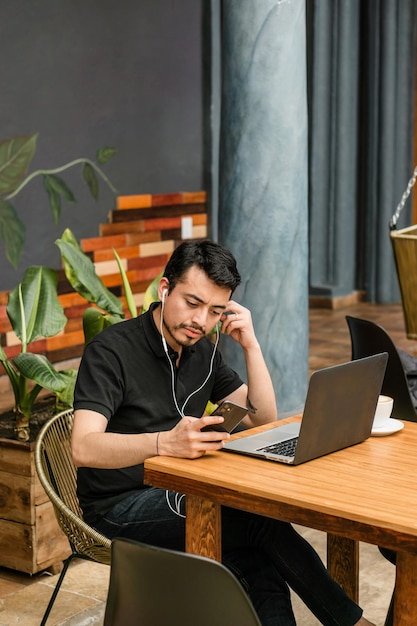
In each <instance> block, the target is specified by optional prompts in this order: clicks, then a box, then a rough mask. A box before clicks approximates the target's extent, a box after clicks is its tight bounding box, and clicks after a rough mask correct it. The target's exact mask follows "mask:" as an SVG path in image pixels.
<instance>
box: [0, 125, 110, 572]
mask: <svg viewBox="0 0 417 626" xmlns="http://www.w3.org/2000/svg"><path fill="white" fill-rule="evenodd" d="M37 136H38V135H37V134H34V135H30V136H21V137H14V138H12V139H8V140H5V141H2V142H0V239H1V240H2V241H3V243H4V245H5V251H6V256H7V258H8V260H9V261H10V263H11V264H12V265H13V266H14V267H17V266H18V263H19V259H20V256H21V253H22V250H23V246H24V242H25V231H26V228H25V225H24V224H23V222H22V221H21V220H20V218H19V216H18V214H17V213H16V211H15V208H14V206H13V204H12V200H13V199H14V198H15V197H16V196H17V195H18V193H19V192H20V191H21V190H22V189H23V188H24V187H25V186H26V185H27V184H28V183H30V182H31V181H32V180H33V179H34V178H35V177H42V178H43V183H44V187H45V190H46V192H47V196H48V199H49V204H50V207H51V211H52V215H53V218H54V220H55V222H58V220H59V216H60V211H61V202H62V200H65V201H68V202H74V201H75V197H74V194H73V193H72V191H71V189H70V188H69V187H68V185H67V184H66V183H65V181H64V180H63V179H62V178H61V176H60V174H61V173H62V172H63V171H65V170H67V169H69V168H71V167H75V166H80V165H81V166H82V171H83V177H84V180H85V182H86V183H87V185H88V188H89V189H90V192H91V193H92V195H93V197H94V198H97V196H98V178H99V177H100V178H101V179H102V180H103V181H104V182H105V183H106V184H107V185H108V186H109V187H110V189H112V191H113V192H116V190H115V188H114V187H113V185H112V184H111V183H110V181H109V180H108V178H107V177H106V176H105V175H104V174H103V172H102V171H101V169H100V167H99V164H100V165H101V164H104V163H105V162H106V161H108V160H109V159H110V158H111V157H112V156H113V154H114V153H115V150H114V148H102V149H101V150H99V151H98V152H97V156H96V162H94V161H92V160H90V159H86V158H80V159H75V160H74V161H71V162H69V163H66V164H65V165H62V166H60V167H57V168H54V169H48V170H46V169H44V170H38V171H36V172H33V173H31V174H29V175H27V171H28V167H29V165H30V162H31V160H32V158H33V156H34V154H35V151H36V141H37ZM7 314H8V317H9V320H10V322H11V325H12V328H13V331H14V332H15V334H16V335H17V337H18V339H19V341H20V344H21V349H20V353H19V354H18V355H17V356H15V357H14V358H8V356H7V355H6V350H5V349H3V348H2V347H1V346H0V362H1V364H2V365H3V368H4V370H5V372H6V374H7V376H8V377H9V379H10V383H11V386H12V390H13V394H14V399H15V406H14V417H15V428H14V433H13V434H14V436H13V437H8V438H2V439H0V463H1V465H0V493H1V494H2V497H1V498H0V565H1V566H3V567H8V568H12V569H16V570H19V571H22V572H27V573H29V574H34V573H36V572H38V571H41V570H43V569H46V568H49V567H54V566H55V565H56V564H57V563H58V562H61V561H62V560H64V559H65V558H66V557H67V556H68V555H69V554H70V548H69V544H68V540H67V538H66V537H65V535H64V534H63V533H62V531H61V530H60V528H59V526H58V523H57V521H56V518H55V514H54V511H53V508H52V504H51V502H50V501H49V499H48V497H47V496H46V494H45V492H44V490H43V489H42V487H41V485H40V483H39V480H38V478H37V474H36V470H35V463H34V442H33V440H32V441H30V440H29V432H30V420H31V417H32V419H33V409H34V406H35V404H37V402H38V399H39V394H40V392H41V391H42V390H43V389H46V390H50V391H51V392H52V396H53V400H54V410H55V411H56V410H60V408H62V407H63V406H68V405H71V403H72V394H73V388H74V384H75V378H76V371H75V370H71V369H69V370H66V371H57V370H56V369H55V368H54V366H53V365H52V364H51V363H50V362H49V361H48V360H47V359H46V358H45V357H44V356H43V355H40V354H35V353H32V352H31V351H30V344H31V342H33V341H34V340H35V339H37V338H38V337H51V336H53V335H55V334H57V333H59V332H61V330H62V329H63V327H64V326H65V324H66V317H65V315H64V313H63V310H62V307H61V305H60V303H59V300H58V297H57V274H56V272H55V271H54V270H52V269H50V268H45V267H30V268H28V269H27V270H26V272H25V275H24V278H23V280H22V281H21V283H20V284H19V285H18V286H17V287H16V288H15V289H14V290H13V291H12V292H11V293H10V294H9V299H8V305H7ZM2 419H4V415H2V416H0V421H1V420H2Z"/></svg>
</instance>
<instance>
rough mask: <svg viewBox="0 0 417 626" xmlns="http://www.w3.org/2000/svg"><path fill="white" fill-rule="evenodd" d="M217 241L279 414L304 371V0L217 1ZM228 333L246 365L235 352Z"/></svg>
mask: <svg viewBox="0 0 417 626" xmlns="http://www.w3.org/2000/svg"><path fill="white" fill-rule="evenodd" d="M222 10H223V24H222V29H223V34H222V37H223V39H222V110H221V131H220V199H219V241H220V242H221V243H223V244H224V245H226V246H227V247H229V248H230V249H231V250H232V252H233V253H234V254H235V256H236V258H237V261H238V267H239V270H240V272H241V274H242V279H243V280H242V285H241V287H240V288H239V291H238V293H237V294H236V297H237V299H238V300H239V301H240V302H241V303H242V304H243V305H244V306H247V307H248V308H249V309H250V310H251V311H252V315H253V319H254V324H255V329H256V332H257V335H258V338H259V341H260V343H261V346H262V349H263V351H264V354H265V357H266V361H267V364H268V367H269V370H270V372H271V376H272V380H273V382H274V386H275V391H276V394H277V403H278V408H279V409H280V410H281V412H284V413H285V412H287V411H293V410H294V409H298V408H299V407H300V406H301V405H302V404H303V403H304V400H305V393H306V387H307V378H308V243H307V230H308V223H307V222H308V217H307V103H306V97H307V96H306V83H307V78H306V26H305V2H304V0H291V1H290V0H281V1H278V2H277V1H275V2H273V1H272V0H256V2H254V1H253V0H227V1H226V2H223V9H222ZM231 344H232V342H231V341H224V342H223V345H222V350H223V351H224V352H225V353H226V357H227V359H228V360H229V362H230V363H231V364H232V366H233V367H235V369H236V370H238V371H239V372H240V373H244V361H243V357H242V354H241V350H239V349H236V346H233V345H231Z"/></svg>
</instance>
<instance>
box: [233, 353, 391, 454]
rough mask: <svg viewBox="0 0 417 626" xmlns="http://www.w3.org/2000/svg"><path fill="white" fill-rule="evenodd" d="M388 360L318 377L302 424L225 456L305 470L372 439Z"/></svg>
mask: <svg viewBox="0 0 417 626" xmlns="http://www.w3.org/2000/svg"><path fill="white" fill-rule="evenodd" d="M387 360H388V354H387V353H386V352H384V353H381V354H376V355H373V356H369V357H366V358H363V359H357V360H354V361H349V362H348V363H342V364H341V365H335V366H332V367H327V368H324V369H322V370H318V371H316V372H314V373H313V374H312V376H311V378H310V382H309V386H308V392H307V398H306V403H305V406H304V412H303V417H302V420H301V423H300V422H294V423H290V424H283V425H281V426H276V427H275V428H272V429H271V430H268V431H266V432H263V433H259V434H254V435H248V436H246V437H241V438H240V439H235V440H232V441H228V442H226V443H225V444H224V446H223V450H225V451H227V452H237V453H240V454H246V455H249V456H256V457H260V458H264V459H268V460H271V461H279V462H281V463H288V464H291V465H299V464H300V463H305V462H306V461H311V460H312V459H316V458H318V457H321V456H324V455H326V454H330V453H331V452H336V451H337V450H341V449H342V448H347V447H349V446H353V445H355V444H357V443H360V442H362V441H364V440H365V439H367V438H368V437H369V436H370V434H371V430H372V422H373V419H374V414H375V409H376V405H377V402H378V396H379V394H380V393H381V387H382V381H383V379H384V374H385V368H386V365H387Z"/></svg>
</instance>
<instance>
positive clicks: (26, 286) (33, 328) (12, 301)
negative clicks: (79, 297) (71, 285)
mask: <svg viewBox="0 0 417 626" xmlns="http://www.w3.org/2000/svg"><path fill="white" fill-rule="evenodd" d="M57 282H58V280H57V273H56V271H55V270H52V269H50V268H48V267H41V266H31V267H29V268H28V269H27V270H26V272H25V275H24V277H23V280H22V282H21V283H20V284H19V285H18V286H17V287H15V289H13V291H11V292H10V294H9V301H8V304H7V309H6V310H7V315H8V316H9V319H10V322H11V324H12V327H13V330H14V332H15V333H16V335H17V336H18V337H19V339H20V341H22V343H23V342H24V345H25V346H26V345H27V344H28V343H30V342H31V341H35V340H36V339H38V338H39V337H53V336H54V335H56V334H57V333H59V332H60V331H61V330H62V329H63V328H64V326H65V324H66V322H67V318H66V317H65V315H64V310H63V308H62V306H61V304H60V302H59V300H58V296H57V292H56V288H57ZM19 292H20V293H21V295H22V299H21V300H20V298H19ZM23 351H25V350H23Z"/></svg>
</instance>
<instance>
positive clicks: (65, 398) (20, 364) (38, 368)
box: [13, 352, 77, 405]
mask: <svg viewBox="0 0 417 626" xmlns="http://www.w3.org/2000/svg"><path fill="white" fill-rule="evenodd" d="M13 363H14V365H15V366H16V367H17V369H18V370H19V372H20V373H21V375H22V376H23V377H24V378H27V379H30V380H33V381H34V382H35V383H37V384H38V385H40V386H41V387H42V388H43V389H49V390H50V391H53V392H54V393H55V394H56V395H57V397H58V398H59V399H60V400H61V401H62V402H64V403H65V404H68V405H71V404H72V401H73V397H74V386H75V380H76V377H77V370H75V369H69V370H64V371H58V370H56V369H55V368H54V366H53V365H52V363H50V362H49V361H48V359H47V358H46V357H45V356H44V355H42V354H33V353H31V352H22V353H21V354H19V355H18V356H17V357H15V358H14V359H13Z"/></svg>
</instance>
